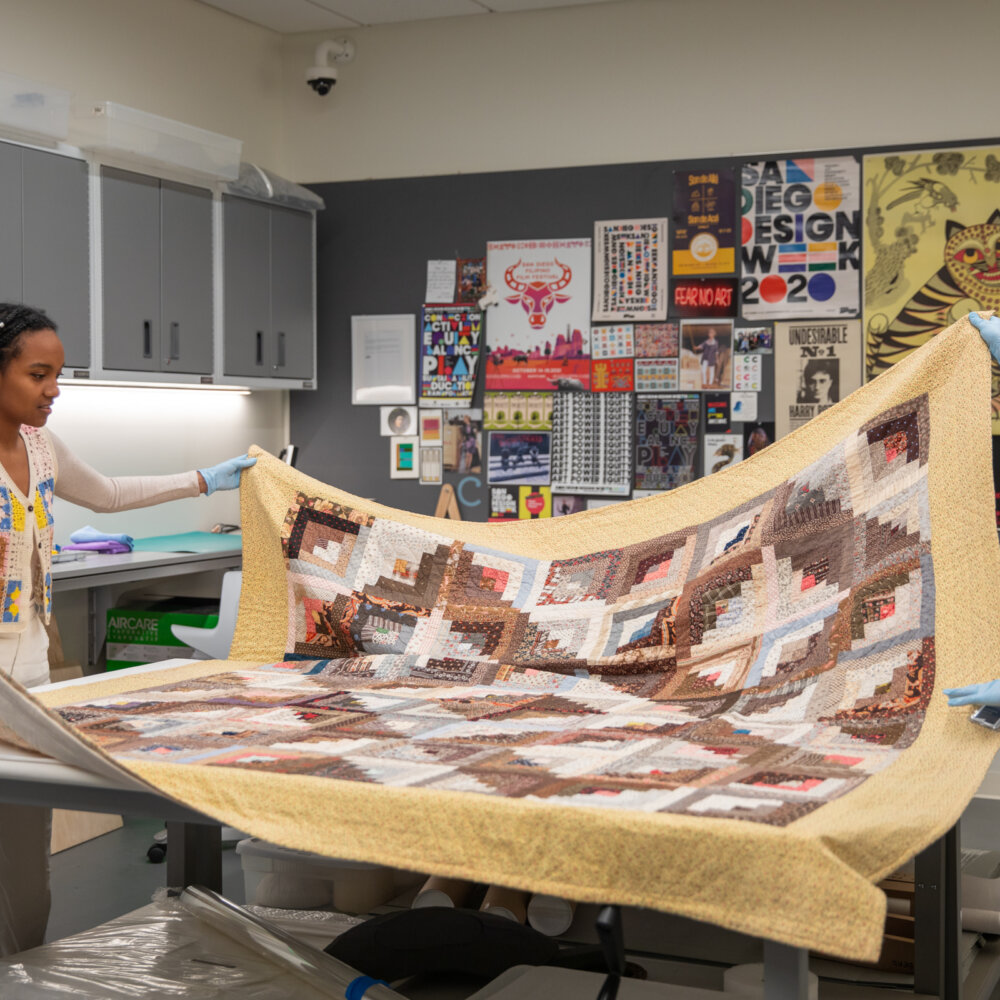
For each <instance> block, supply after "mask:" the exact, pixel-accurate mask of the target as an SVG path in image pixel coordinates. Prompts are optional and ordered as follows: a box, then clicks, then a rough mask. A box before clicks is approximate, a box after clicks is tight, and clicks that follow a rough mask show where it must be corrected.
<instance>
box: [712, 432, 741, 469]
mask: <svg viewBox="0 0 1000 1000" xmlns="http://www.w3.org/2000/svg"><path fill="white" fill-rule="evenodd" d="M742 461H743V436H742V435H741V434H706V435H705V475H706V476H710V475H711V474H712V473H713V472H720V471H721V470H722V469H726V468H728V467H729V466H730V465H735V464H736V463H737V462H742Z"/></svg>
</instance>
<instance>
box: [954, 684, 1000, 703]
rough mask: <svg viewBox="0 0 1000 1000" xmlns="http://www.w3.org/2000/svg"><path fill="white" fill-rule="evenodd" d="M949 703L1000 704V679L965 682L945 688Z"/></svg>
mask: <svg viewBox="0 0 1000 1000" xmlns="http://www.w3.org/2000/svg"><path fill="white" fill-rule="evenodd" d="M944 693H945V694H946V695H947V696H948V704H949V705H997V706H1000V680H997V681H986V682H985V683H984V684H967V685H966V686H965V687H960V688H945V692H944Z"/></svg>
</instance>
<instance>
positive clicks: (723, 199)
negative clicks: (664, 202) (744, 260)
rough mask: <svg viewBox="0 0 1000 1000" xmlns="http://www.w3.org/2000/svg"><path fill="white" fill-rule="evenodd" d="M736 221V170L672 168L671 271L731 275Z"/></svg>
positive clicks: (734, 253)
mask: <svg viewBox="0 0 1000 1000" xmlns="http://www.w3.org/2000/svg"><path fill="white" fill-rule="evenodd" d="M735 220H736V174H735V171H733V170H732V169H729V168H726V169H723V170H719V169H716V168H710V169H707V170H675V171H674V230H673V253H672V262H673V273H674V274H695V275H698V274H732V273H733V272H734V271H735V270H736V229H735Z"/></svg>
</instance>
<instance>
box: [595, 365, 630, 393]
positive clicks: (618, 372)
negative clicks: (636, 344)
mask: <svg viewBox="0 0 1000 1000" xmlns="http://www.w3.org/2000/svg"><path fill="white" fill-rule="evenodd" d="M590 388H591V389H592V390H593V391H594V392H631V391H632V390H633V389H634V388H635V373H634V370H633V367H632V359H631V358H594V360H593V361H591V363H590Z"/></svg>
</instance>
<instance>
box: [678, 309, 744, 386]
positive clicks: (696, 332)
mask: <svg viewBox="0 0 1000 1000" xmlns="http://www.w3.org/2000/svg"><path fill="white" fill-rule="evenodd" d="M732 360H733V324H732V320H704V321H702V320H684V321H683V322H682V323H681V358H680V373H679V375H678V388H680V389H681V391H690V390H698V391H702V390H705V389H732V388H733V365H732Z"/></svg>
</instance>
